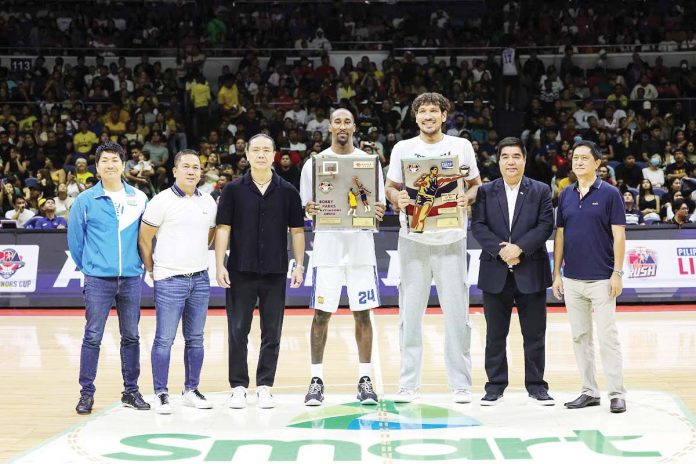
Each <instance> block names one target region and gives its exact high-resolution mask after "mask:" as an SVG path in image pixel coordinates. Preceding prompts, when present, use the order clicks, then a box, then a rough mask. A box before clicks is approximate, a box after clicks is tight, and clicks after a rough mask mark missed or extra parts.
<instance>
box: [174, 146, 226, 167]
mask: <svg viewBox="0 0 696 464" xmlns="http://www.w3.org/2000/svg"><path fill="white" fill-rule="evenodd" d="M188 155H193V156H195V157H196V158H197V157H198V152H197V151H196V150H192V149H190V148H185V149H183V150H180V151H179V152H178V153H177V154H176V155H175V156H174V166H178V165H179V161H181V158H183V157H184V156H188ZM218 158H219V157H218Z"/></svg>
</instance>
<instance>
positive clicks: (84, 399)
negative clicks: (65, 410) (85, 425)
mask: <svg viewBox="0 0 696 464" xmlns="http://www.w3.org/2000/svg"><path fill="white" fill-rule="evenodd" d="M93 404H94V397H93V396H90V395H82V396H80V401H78V402H77V406H75V411H77V413H78V414H92V405H93Z"/></svg>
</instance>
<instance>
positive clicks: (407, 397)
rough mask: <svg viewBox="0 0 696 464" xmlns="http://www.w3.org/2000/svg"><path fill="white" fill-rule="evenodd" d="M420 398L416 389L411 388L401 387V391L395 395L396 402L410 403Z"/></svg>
mask: <svg viewBox="0 0 696 464" xmlns="http://www.w3.org/2000/svg"><path fill="white" fill-rule="evenodd" d="M417 398H418V393H416V391H415V390H409V389H408V388H403V387H402V388H399V391H398V392H396V395H394V402H395V403H410V402H411V401H414V400H416V399H417Z"/></svg>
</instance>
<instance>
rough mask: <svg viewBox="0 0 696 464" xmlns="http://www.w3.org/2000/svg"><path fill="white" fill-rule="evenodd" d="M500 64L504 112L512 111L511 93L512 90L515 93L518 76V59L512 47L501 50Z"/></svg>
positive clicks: (519, 67)
mask: <svg viewBox="0 0 696 464" xmlns="http://www.w3.org/2000/svg"><path fill="white" fill-rule="evenodd" d="M502 62H503V63H502V64H503V88H504V91H503V95H504V98H505V102H504V103H505V110H506V111H510V110H514V109H515V108H514V106H515V105H513V104H512V91H513V89H514V90H515V91H517V87H518V81H519V74H520V69H521V66H520V57H519V56H518V55H517V53H516V51H515V49H514V48H512V47H507V48H504V49H503V52H502Z"/></svg>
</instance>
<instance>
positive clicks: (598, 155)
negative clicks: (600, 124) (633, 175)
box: [570, 140, 635, 160]
mask: <svg viewBox="0 0 696 464" xmlns="http://www.w3.org/2000/svg"><path fill="white" fill-rule="evenodd" d="M580 147H587V148H589V149H590V153H592V157H593V158H594V159H595V160H598V159H602V152H601V151H600V150H599V147H598V146H597V144H596V143H594V142H593V141H592V140H578V141H577V142H575V143H574V144H573V148H571V149H570V153H571V154H573V153H575V149H576V148H580ZM634 156H635V155H634Z"/></svg>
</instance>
